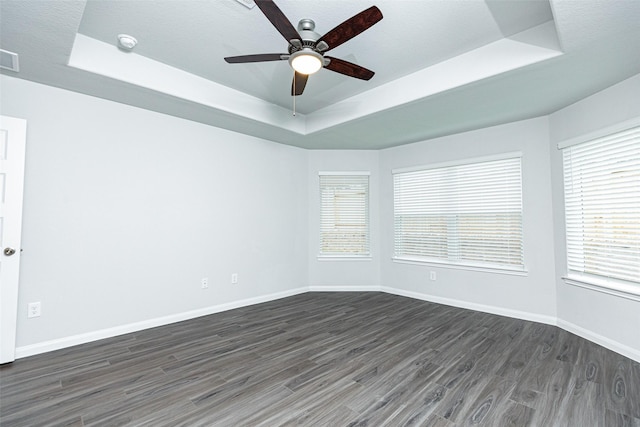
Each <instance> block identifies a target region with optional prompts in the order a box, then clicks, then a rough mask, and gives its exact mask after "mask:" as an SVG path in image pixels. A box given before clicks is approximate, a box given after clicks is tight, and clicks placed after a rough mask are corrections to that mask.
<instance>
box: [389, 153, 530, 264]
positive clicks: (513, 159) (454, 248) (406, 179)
mask: <svg viewBox="0 0 640 427" xmlns="http://www.w3.org/2000/svg"><path fill="white" fill-rule="evenodd" d="M521 181H522V178H521V161H520V155H519V154H511V155H507V156H502V157H493V158H490V159H475V160H471V161H470V162H466V163H464V164H461V163H457V164H448V165H445V166H438V165H436V166H432V167H424V168H415V169H410V170H400V171H394V175H393V184H394V225H395V231H394V233H395V239H394V244H395V248H394V253H395V254H394V259H396V260H404V261H419V262H420V261H423V262H436V263H444V264H453V265H457V266H467V267H475V268H490V269H502V270H517V271H523V270H524V260H523V243H522V182H521Z"/></svg>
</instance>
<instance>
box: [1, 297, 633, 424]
mask: <svg viewBox="0 0 640 427" xmlns="http://www.w3.org/2000/svg"><path fill="white" fill-rule="evenodd" d="M0 424H1V425H2V426H3V427H9V426H154V427H157V426H299V425H302V426H433V427H454V426H492V427H493V426H541V427H547V426H576V427H598V426H602V427H616V426H619V427H623V426H625V427H640V364H639V363H636V362H634V361H632V360H630V359H628V358H625V357H624V356H621V355H618V354H616V353H614V352H612V351H609V350H607V349H605V348H603V347H600V346H598V345H596V344H593V343H591V342H589V341H586V340H584V339H581V338H579V337H577V336H575V335H573V334H571V333H568V332H566V331H564V330H562V329H559V328H557V327H553V326H548V325H542V324H537V323H534V322H528V321H523V320H517V319H511V318H506V317H501V316H495V315H491V314H486V313H480V312H475V311H470V310H464V309H459V308H454V307H449V306H444V305H438V304H433V303H428V302H424V301H418V300H414V299H410V298H404V297H399V296H394V295H388V294H384V293H375V292H373V293H307V294H303V295H298V296H294V297H290V298H285V299H281V300H278V301H272V302H268V303H264V304H259V305H255V306H251V307H244V308H241V309H236V310H232V311H227V312H224V313H218V314H215V315H211V316H206V317H201V318H198V319H193V320H190V321H186V322H181V323H176V324H172V325H168V326H164V327H160V328H155V329H150V330H146V331H142V332H138V333H132V334H128V335H123V336H119V337H115V338H110V339H106V340H102V341H97V342H94V343H89V344H85V345H81V346H77V347H72V348H68V349H64V350H59V351H55V352H51V353H47V354H43V355H38V356H34V357H29V358H25V359H19V360H17V361H16V362H14V363H12V364H7V365H3V366H2V367H0Z"/></svg>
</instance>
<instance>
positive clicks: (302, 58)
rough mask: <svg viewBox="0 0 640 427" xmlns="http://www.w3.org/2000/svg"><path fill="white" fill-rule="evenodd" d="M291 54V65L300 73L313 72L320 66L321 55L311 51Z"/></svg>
mask: <svg viewBox="0 0 640 427" xmlns="http://www.w3.org/2000/svg"><path fill="white" fill-rule="evenodd" d="M296 53H297V54H294V55H292V56H291V66H292V67H293V69H294V70H296V71H297V72H298V73H300V74H313V73H315V72H317V71H318V70H319V69H320V68H322V56H321V55H320V54H319V53H317V52H313V51H301V52H296Z"/></svg>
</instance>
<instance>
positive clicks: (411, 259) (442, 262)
mask: <svg viewBox="0 0 640 427" xmlns="http://www.w3.org/2000/svg"><path fill="white" fill-rule="evenodd" d="M509 159H518V162H519V164H518V166H519V184H520V187H519V202H520V206H519V208H520V210H519V213H520V223H519V227H520V236H519V238H520V241H519V242H520V246H521V264H519V265H508V264H497V263H486V262H475V261H473V260H452V259H450V258H448V259H445V258H435V257H422V256H411V255H406V254H404V255H398V254H397V253H396V245H397V244H398V242H397V234H396V230H395V224H396V220H397V215H396V211H397V206H396V176H397V175H399V174H403V173H410V172H420V171H429V170H434V169H445V168H455V167H461V166H462V167H464V166H473V165H478V164H482V163H487V162H494V161H502V160H509ZM392 175H393V187H394V196H393V197H394V202H393V203H394V206H393V222H394V233H393V246H394V247H393V252H394V254H393V257H392V260H393V261H394V262H397V263H404V264H417V265H429V266H436V267H442V268H451V269H457V270H471V271H482V272H492V273H499V274H508V275H516V276H526V275H528V271H527V268H526V259H525V249H524V218H525V215H524V194H523V188H522V185H523V164H522V152H509V153H502V154H497V155H491V156H483V157H474V158H467V159H461V160H456V161H451V162H441V163H434V164H427V165H420V166H414V167H408V168H399V169H393V170H392ZM455 215H457V213H456V214H451V216H455ZM448 228H449V227H448ZM447 250H448V249H447Z"/></svg>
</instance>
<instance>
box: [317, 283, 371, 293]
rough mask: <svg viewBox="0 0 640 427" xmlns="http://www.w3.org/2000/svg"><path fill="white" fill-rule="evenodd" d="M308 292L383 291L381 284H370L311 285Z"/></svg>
mask: <svg viewBox="0 0 640 427" xmlns="http://www.w3.org/2000/svg"><path fill="white" fill-rule="evenodd" d="M309 292H383V290H382V287H381V286H371V285H312V286H309Z"/></svg>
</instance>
